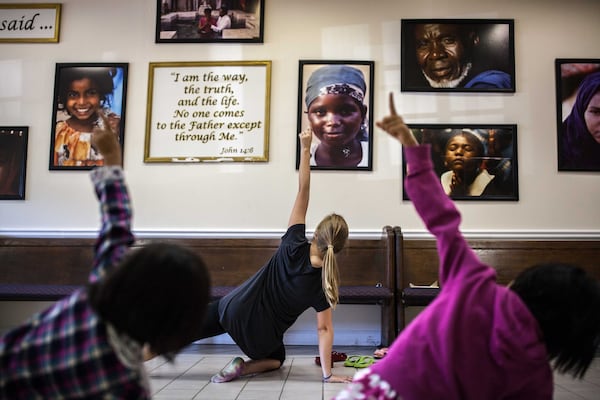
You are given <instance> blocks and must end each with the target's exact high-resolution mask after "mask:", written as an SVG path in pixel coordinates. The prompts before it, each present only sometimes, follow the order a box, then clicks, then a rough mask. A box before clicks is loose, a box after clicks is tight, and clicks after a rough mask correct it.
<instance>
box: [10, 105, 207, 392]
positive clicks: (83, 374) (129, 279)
mask: <svg viewBox="0 0 600 400" xmlns="http://www.w3.org/2000/svg"><path fill="white" fill-rule="evenodd" d="M103 117H104V116H103ZM104 118H105V117H104ZM105 122H106V121H105ZM104 126H106V127H108V126H109V124H108V123H105V124H104ZM92 143H93V144H94V145H95V146H96V147H97V148H98V150H99V151H100V152H101V154H102V155H103V156H104V159H105V166H104V167H99V168H96V169H94V170H93V171H92V173H91V175H92V181H93V183H94V186H95V190H96V195H97V197H98V199H99V201H100V209H101V215H102V228H101V230H100V235H99V237H98V240H97V242H96V246H95V257H94V265H93V269H92V272H91V274H90V276H89V284H88V286H87V288H85V289H81V290H78V291H77V292H75V293H73V294H72V295H71V296H69V297H67V298H64V299H63V300H60V301H58V302H57V303H55V304H54V305H53V306H51V307H50V308H48V309H47V310H45V311H43V312H41V313H40V314H37V315H35V316H33V317H32V318H31V319H30V320H29V321H28V322H26V323H25V324H23V325H21V326H19V327H17V328H15V329H13V330H12V331H9V332H8V333H6V334H5V335H4V336H2V337H0V399H44V400H47V399H59V398H60V399H71V398H102V399H147V398H150V388H149V384H148V379H147V377H146V373H145V370H144V364H143V361H144V359H143V348H144V346H146V347H147V348H148V349H149V350H150V351H151V352H153V353H154V354H159V355H163V356H167V357H171V356H172V354H174V353H175V352H177V351H179V350H180V349H182V348H183V347H185V346H186V345H188V344H189V343H190V342H191V341H192V340H193V339H194V338H195V337H196V336H197V334H198V332H197V331H198V330H199V327H200V326H202V321H203V319H204V315H205V311H206V305H207V303H208V297H209V287H210V278H209V275H208V272H207V269H206V266H205V265H204V262H203V261H202V260H201V259H200V258H199V257H198V256H197V255H195V254H193V253H192V252H191V251H189V250H186V249H183V248H181V247H179V246H174V245H169V244H160V243H155V244H150V245H148V246H144V247H142V248H140V249H137V250H134V251H131V252H129V253H128V250H129V247H130V246H131V245H132V244H133V242H134V237H133V234H132V232H131V214H132V213H131V205H130V201H129V195H128V192H127V187H126V185H125V182H124V177H123V170H122V168H121V147H120V145H119V143H118V140H117V136H116V135H115V134H114V133H113V132H112V131H110V130H109V128H107V130H102V131H100V130H99V131H96V132H94V135H93V138H92ZM126 253H127V254H126Z"/></svg>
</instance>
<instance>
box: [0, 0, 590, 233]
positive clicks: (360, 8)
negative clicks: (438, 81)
mask: <svg viewBox="0 0 600 400" xmlns="http://www.w3.org/2000/svg"><path fill="white" fill-rule="evenodd" d="M4 2H5V3H19V1H14V0H12V1H11V0H5V1H4ZM266 3H267V4H266V9H265V36H264V37H265V41H264V44H234V43H226V44H174V43H167V44H164V43H161V44H156V43H154V30H155V19H156V17H155V2H154V1H151V0H128V1H121V0H103V1H97V0H64V1H62V4H63V9H62V18H61V27H60V42H59V43H42V44H12V43H1V44H0V124H2V125H26V126H29V127H30V138H29V149H28V164H27V188H26V197H27V198H26V200H25V201H2V202H0V221H1V222H0V234H3V233H5V234H14V233H17V234H33V235H36V234H40V231H50V233H56V232H57V231H58V234H64V235H82V234H83V235H93V234H94V232H95V230H96V229H97V225H98V217H97V210H96V203H95V200H94V198H93V195H92V190H91V186H90V184H89V181H88V176H87V173H86V172H81V171H69V172H67V171H49V170H48V153H49V144H50V132H51V113H52V94H53V88H54V68H55V63H57V62H128V63H129V82H128V93H127V112H126V128H125V135H126V138H125V169H126V172H127V176H128V181H129V184H130V187H131V192H132V196H133V202H134V207H135V208H134V209H135V227H136V229H137V230H138V231H139V232H141V233H148V234H150V233H153V232H175V233H176V234H181V233H198V232H199V233H202V232H209V233H223V232H224V233H225V234H227V233H232V232H233V233H244V232H249V233H250V234H251V235H253V234H258V233H261V232H263V233H264V232H267V233H269V234H273V235H278V234H279V233H280V232H282V231H283V229H284V228H285V224H286V221H287V217H288V212H289V209H290V207H291V204H292V200H293V197H294V195H295V190H296V179H297V174H296V171H295V145H296V142H295V140H296V132H295V131H296V110H297V85H298V60H299V59H345V60H351V59H360V60H374V61H375V88H374V89H375V104H374V117H375V119H379V118H381V117H382V116H383V115H385V113H386V112H387V108H386V107H387V95H388V93H389V92H390V91H393V92H394V94H395V96H396V100H397V106H398V108H399V110H400V111H401V112H402V113H403V114H404V116H405V118H406V120H407V121H408V122H409V123H410V122H412V123H516V124H517V125H518V153H519V154H518V155H519V159H518V162H519V184H520V185H519V186H520V200H519V201H518V202H462V203H461V204H460V208H461V210H462V212H463V215H464V224H463V228H464V230H465V231H466V232H470V231H471V232H490V233H491V234H492V235H493V234H494V233H495V232H500V233H502V232H510V233H514V234H519V232H530V233H531V232H533V233H536V232H537V233H541V234H545V233H552V232H558V233H560V234H569V233H576V234H590V233H591V234H592V235H596V236H597V235H598V232H600V231H599V223H600V212H599V211H598V206H597V204H598V200H600V185H599V184H598V183H599V182H598V181H599V179H600V177H599V175H598V174H597V173H596V174H593V173H565V172H563V173H558V172H557V165H556V126H555V113H556V106H555V85H554V59H555V58H566V57H600V53H599V52H598V44H597V40H595V38H596V37H598V36H599V34H600V26H599V24H598V23H597V22H598V21H597V19H598V15H600V2H598V1H596V0H572V1H569V2H564V1H562V0H530V1H522V0H506V1H502V2H498V1H496V0H462V1H452V2H449V1H434V0H429V1H427V0H423V1H418V2H416V1H402V0H386V1H384V0H380V1H376V2H371V3H369V2H365V1H358V0H328V1H322V0H302V1H300V0H298V1H291V0H267V1H266ZM438 17H440V18H511V19H514V20H515V52H516V78H517V79H516V88H517V91H516V93H514V94H474V93H466V94H457V93H453V94H449V93H443V94H432V93H402V92H400V19H402V18H438ZM224 60H234V61H239V60H272V62H273V70H272V86H271V89H272V93H271V96H272V97H271V118H270V145H269V147H270V154H269V161H268V162H266V163H235V164H219V165H214V164H201V165H198V164H193V165H174V164H145V163H144V162H143V148H144V135H145V122H146V104H147V101H146V100H147V85H148V63H149V62H153V61H224ZM374 141H375V143H374V168H373V171H372V172H340V171H337V172H323V171H316V172H314V173H313V181H312V186H313V191H312V199H311V206H310V210H309V215H308V221H307V222H308V225H309V227H312V226H314V225H315V224H316V223H317V222H318V221H319V219H320V218H321V217H322V216H323V215H324V214H325V213H328V212H330V211H334V210H335V211H337V212H339V213H341V214H343V215H344V216H346V217H347V219H348V221H349V223H350V226H351V231H352V232H353V233H354V234H360V233H366V234H370V233H373V232H375V233H378V232H379V231H380V229H381V227H382V226H383V225H386V224H390V225H400V226H401V227H403V229H404V231H405V233H408V234H409V235H410V234H411V232H414V233H417V234H418V233H419V232H423V226H422V224H421V222H420V220H419V219H418V218H417V216H416V214H415V213H414V211H413V209H412V206H411V204H410V202H403V201H402V200H401V186H400V178H401V172H400V163H401V159H400V148H399V145H398V144H397V143H395V142H392V141H391V140H390V139H388V138H387V137H386V136H385V134H382V133H381V132H379V131H376V132H375V139H374ZM42 233H43V232H42ZM50 233H49V234H50Z"/></svg>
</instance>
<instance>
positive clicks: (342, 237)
mask: <svg viewBox="0 0 600 400" xmlns="http://www.w3.org/2000/svg"><path fill="white" fill-rule="evenodd" d="M315 234H316V235H315V237H316V240H317V247H318V249H319V251H320V252H321V254H323V266H322V268H321V274H322V285H323V292H324V293H325V298H326V299H327V302H328V303H329V305H330V306H331V308H334V309H335V307H336V305H337V304H338V303H339V286H340V284H339V282H340V273H339V268H338V264H337V258H336V256H335V254H336V253H338V252H339V251H341V250H342V249H343V248H344V246H345V245H346V241H347V239H348V224H347V223H346V221H345V220H344V218H343V217H341V216H340V215H337V214H331V215H328V216H327V217H325V218H324V219H323V220H322V221H321V222H320V223H319V225H318V226H317V229H316V231H315Z"/></svg>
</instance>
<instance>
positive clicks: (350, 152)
mask: <svg viewBox="0 0 600 400" xmlns="http://www.w3.org/2000/svg"><path fill="white" fill-rule="evenodd" d="M366 93H367V84H366V82H365V76H364V74H363V72H362V71H361V70H360V69H358V68H355V67H353V66H349V65H343V64H332V65H326V66H323V67H320V68H318V69H316V70H314V71H313V72H312V74H311V75H310V77H309V78H308V81H307V83H306V92H305V97H304V105H305V106H306V108H305V111H304V113H305V115H306V116H307V119H308V125H309V126H310V128H311V130H312V132H313V140H312V144H311V148H310V150H311V158H310V165H311V166H313V167H318V168H322V169H371V157H370V155H371V149H370V145H369V144H370V141H369V123H368V120H369V118H368V114H367V111H368V107H367V105H366V101H365V95H366Z"/></svg>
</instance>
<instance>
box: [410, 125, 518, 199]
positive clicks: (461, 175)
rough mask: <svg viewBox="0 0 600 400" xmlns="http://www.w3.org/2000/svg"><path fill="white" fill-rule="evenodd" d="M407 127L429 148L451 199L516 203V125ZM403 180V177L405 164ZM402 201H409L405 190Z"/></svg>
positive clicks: (443, 185)
mask: <svg viewBox="0 0 600 400" xmlns="http://www.w3.org/2000/svg"><path fill="white" fill-rule="evenodd" d="M409 128H410V129H411V130H412V131H413V133H414V135H415V137H416V138H417V140H418V141H419V143H429V144H430V145H431V158H432V160H433V165H434V169H435V173H436V174H437V175H438V176H439V177H440V182H441V183H442V187H443V188H444V191H445V192H446V194H448V195H449V196H450V197H451V198H453V199H455V200H514V201H517V200H519V185H518V173H517V126H516V125H466V124H465V125H426V124H410V125H409ZM403 158H404V157H403ZM402 177H403V178H406V163H405V162H404V161H403V164H402ZM403 181H404V179H403ZM403 199H404V200H409V198H408V197H407V195H406V192H405V191H404V192H403Z"/></svg>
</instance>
